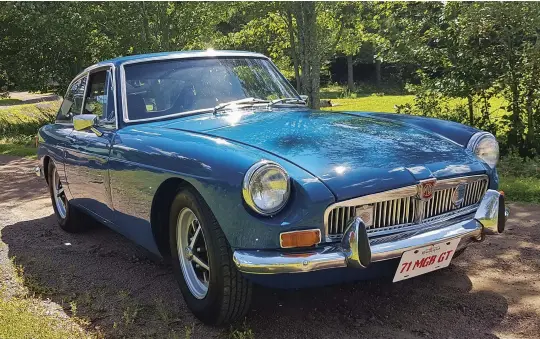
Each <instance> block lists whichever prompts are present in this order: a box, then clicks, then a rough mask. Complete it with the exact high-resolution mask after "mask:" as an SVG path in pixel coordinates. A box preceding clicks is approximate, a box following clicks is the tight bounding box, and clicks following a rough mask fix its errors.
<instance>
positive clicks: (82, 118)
mask: <svg viewBox="0 0 540 339" xmlns="http://www.w3.org/2000/svg"><path fill="white" fill-rule="evenodd" d="M98 121H99V119H98V117H97V115H95V114H79V115H76V116H74V117H73V129H74V130H76V131H82V130H85V129H90V130H91V131H92V132H94V133H96V135H97V136H98V137H100V136H101V135H103V133H101V132H100V131H98V130H97V129H96V126H97V125H98Z"/></svg>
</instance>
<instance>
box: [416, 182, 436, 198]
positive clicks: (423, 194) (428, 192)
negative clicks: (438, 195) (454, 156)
mask: <svg viewBox="0 0 540 339" xmlns="http://www.w3.org/2000/svg"><path fill="white" fill-rule="evenodd" d="M436 183H437V179H435V178H433V179H427V180H422V181H420V183H419V184H418V185H416V189H417V190H418V199H420V200H422V201H426V200H429V199H431V198H433V192H434V191H435V184H436Z"/></svg>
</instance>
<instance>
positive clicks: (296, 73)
mask: <svg viewBox="0 0 540 339" xmlns="http://www.w3.org/2000/svg"><path fill="white" fill-rule="evenodd" d="M287 28H288V30H289V41H290V44H291V58H292V61H293V65H294V79H295V80H296V90H297V91H298V92H300V91H301V90H302V88H301V87H302V85H301V82H300V66H299V65H298V49H297V47H296V45H297V44H296V39H295V38H294V25H293V20H292V13H291V11H290V10H288V11H287Z"/></svg>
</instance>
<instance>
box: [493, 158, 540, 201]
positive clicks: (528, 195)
mask: <svg viewBox="0 0 540 339" xmlns="http://www.w3.org/2000/svg"><path fill="white" fill-rule="evenodd" d="M498 171H499V175H500V180H499V181H500V187H499V188H500V189H501V190H503V191H504V193H505V196H506V197H507V198H508V200H510V201H521V202H530V203H540V160H537V159H536V160H533V159H522V158H520V157H519V156H517V155H515V154H509V155H508V156H506V157H504V158H502V159H501V161H500V162H499V166H498Z"/></svg>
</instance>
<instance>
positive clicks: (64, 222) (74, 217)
mask: <svg viewBox="0 0 540 339" xmlns="http://www.w3.org/2000/svg"><path fill="white" fill-rule="evenodd" d="M47 173H48V176H49V177H48V178H47V179H48V182H49V193H50V195H51V201H52V205H53V209H54V214H55V215H56V219H57V220H58V225H60V228H62V229H63V230H64V231H66V232H69V233H79V232H83V231H86V230H87V229H88V225H87V223H86V222H85V221H84V214H83V213H81V212H80V211H79V210H77V208H75V207H74V206H73V205H72V204H71V203H70V202H69V201H68V200H67V198H64V204H65V210H66V211H65V217H63V216H62V214H61V213H60V212H59V211H58V207H57V206H56V201H55V193H54V187H53V185H54V184H55V182H54V174H55V173H57V171H56V167H55V166H54V163H53V162H52V161H50V162H49V168H48V170H47Z"/></svg>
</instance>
